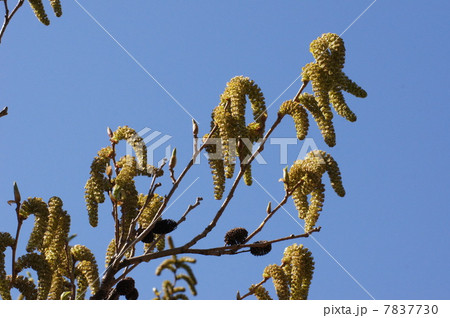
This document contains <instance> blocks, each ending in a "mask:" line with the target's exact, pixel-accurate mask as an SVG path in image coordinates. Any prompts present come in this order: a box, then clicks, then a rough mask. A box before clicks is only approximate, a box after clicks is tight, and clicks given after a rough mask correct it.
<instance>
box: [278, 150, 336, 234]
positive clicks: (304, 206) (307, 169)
mask: <svg viewBox="0 0 450 318" xmlns="http://www.w3.org/2000/svg"><path fill="white" fill-rule="evenodd" d="M325 172H328V176H329V178H330V182H331V186H332V187H333V189H334V191H335V192H336V193H337V195H339V196H341V197H343V196H344V195H345V190H344V187H343V185H342V178H341V173H340V171H339V167H338V164H337V162H336V161H335V160H334V159H333V157H332V156H331V155H330V154H328V153H326V152H325V151H322V150H313V151H311V152H309V153H308V154H307V155H306V157H305V159H303V160H297V161H295V162H294V164H293V165H292V167H291V169H289V172H288V173H287V174H285V177H284V182H285V184H286V185H287V187H288V189H292V190H293V192H292V198H293V200H294V204H295V207H296V209H297V211H298V216H299V218H300V219H303V220H305V232H309V231H310V230H311V229H312V228H313V227H314V226H315V225H316V222H317V220H318V218H319V212H320V211H322V206H323V202H324V199H325V186H324V184H323V183H322V176H323V174H324V173H325ZM308 195H310V202H309V203H308Z"/></svg>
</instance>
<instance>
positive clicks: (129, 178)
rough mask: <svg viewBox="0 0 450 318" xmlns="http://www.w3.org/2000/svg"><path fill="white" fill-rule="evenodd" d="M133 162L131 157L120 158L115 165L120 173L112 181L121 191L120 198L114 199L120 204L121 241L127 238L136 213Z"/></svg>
mask: <svg viewBox="0 0 450 318" xmlns="http://www.w3.org/2000/svg"><path fill="white" fill-rule="evenodd" d="M133 161H134V158H132V157H129V156H125V157H122V158H121V159H120V160H119V162H118V163H117V166H118V167H119V168H121V169H120V172H119V174H118V176H117V177H116V179H115V180H114V181H115V186H116V187H119V188H120V189H121V198H116V200H118V201H120V202H121V205H120V210H121V212H122V215H121V218H120V227H121V233H122V239H123V240H125V239H126V237H127V236H128V230H129V227H130V223H131V221H132V220H133V219H134V218H135V217H136V216H137V213H138V192H137V190H136V186H135V182H134V177H135V176H136V174H137V173H136V169H135V165H133V164H132V162H133ZM130 162H131V163H130Z"/></svg>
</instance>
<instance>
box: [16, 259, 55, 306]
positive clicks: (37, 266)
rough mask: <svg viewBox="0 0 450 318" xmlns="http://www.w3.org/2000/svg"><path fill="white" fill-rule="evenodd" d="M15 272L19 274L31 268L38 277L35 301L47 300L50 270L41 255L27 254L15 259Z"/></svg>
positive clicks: (50, 280)
mask: <svg viewBox="0 0 450 318" xmlns="http://www.w3.org/2000/svg"><path fill="white" fill-rule="evenodd" d="M16 266H17V268H16V271H17V273H20V272H21V271H22V270H24V269H26V268H32V269H33V270H35V271H36V273H37V275H38V289H37V295H36V297H37V298H36V299H47V295H48V293H49V291H50V287H51V283H52V270H51V268H50V265H49V263H48V262H47V260H46V259H45V256H44V255H42V254H36V253H27V254H25V255H22V256H21V257H19V258H18V259H17V262H16Z"/></svg>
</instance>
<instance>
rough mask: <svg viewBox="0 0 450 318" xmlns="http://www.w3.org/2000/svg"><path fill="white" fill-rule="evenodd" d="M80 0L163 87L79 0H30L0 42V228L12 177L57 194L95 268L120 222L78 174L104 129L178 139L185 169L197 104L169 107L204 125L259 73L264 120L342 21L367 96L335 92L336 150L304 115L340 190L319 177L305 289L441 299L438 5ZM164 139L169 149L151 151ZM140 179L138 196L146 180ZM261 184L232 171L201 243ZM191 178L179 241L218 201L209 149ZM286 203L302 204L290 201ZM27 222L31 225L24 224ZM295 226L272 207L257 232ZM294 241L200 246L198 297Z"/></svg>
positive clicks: (265, 182) (444, 51)
mask: <svg viewBox="0 0 450 318" xmlns="http://www.w3.org/2000/svg"><path fill="white" fill-rule="evenodd" d="M78 3H79V4H81V5H82V6H84V7H85V9H86V10H87V11H88V12H89V13H90V14H91V15H92V16H93V17H95V19H97V21H98V22H99V23H100V24H101V25H102V26H103V28H104V29H105V30H107V31H108V32H109V33H110V34H111V35H112V36H113V37H114V38H115V39H116V41H118V42H119V43H120V45H122V47H123V48H125V49H126V50H127V51H128V52H129V53H130V54H131V55H132V56H133V57H134V59H135V60H136V61H138V62H139V63H140V65H141V66H142V67H143V68H145V69H146V70H147V71H148V72H149V73H150V74H151V75H152V76H153V77H154V78H155V79H157V81H159V83H160V84H161V85H162V86H163V87H164V89H165V90H166V91H167V92H170V94H171V95H172V96H173V98H172V97H170V96H169V95H168V94H167V93H166V91H164V90H163V89H162V88H161V87H160V86H159V85H158V84H157V83H156V82H155V81H154V79H152V78H151V77H150V76H149V75H148V74H147V73H146V72H145V71H144V70H143V69H142V68H141V67H140V66H139V65H137V63H136V61H134V60H133V59H132V58H131V57H130V56H129V55H128V54H127V53H126V52H125V51H124V49H123V48H121V47H120V46H119V45H118V43H116V42H115V41H114V40H113V39H112V38H111V37H110V36H108V34H107V33H106V32H105V30H103V29H102V28H101V27H100V26H99V25H97V24H96V23H95V22H94V21H93V19H92V18H91V17H90V16H89V15H88V14H87V13H86V12H85V11H84V10H83V9H82V8H81V7H80V5H79V4H77V1H64V3H63V12H64V14H63V16H62V17H61V18H56V17H53V16H50V18H51V25H50V26H49V27H45V26H43V25H42V24H40V23H39V22H38V21H37V19H35V18H34V16H33V13H32V11H31V9H30V8H29V7H28V5H27V4H25V5H24V7H23V8H22V9H21V10H20V11H19V12H18V14H17V16H16V17H15V18H14V20H13V21H12V22H11V24H10V26H9V27H8V29H7V31H6V34H5V36H4V38H3V41H2V44H1V46H0V69H1V72H0V107H1V108H3V106H8V107H9V115H8V116H6V117H3V118H1V119H0V133H1V136H3V138H1V141H0V146H1V149H2V151H1V152H0V162H1V165H0V201H1V202H2V203H1V204H0V206H1V209H0V213H1V215H2V222H1V223H0V231H9V232H14V231H15V216H14V210H13V208H12V207H9V206H8V205H7V204H6V201H7V200H9V199H11V198H12V184H13V182H14V181H17V182H18V184H19V187H20V189H21V192H22V196H23V197H31V196H38V197H42V198H44V199H45V200H48V198H50V197H51V196H54V195H56V196H60V197H61V198H62V199H63V201H64V207H65V209H67V210H68V211H69V212H70V214H71V216H72V229H71V232H72V233H76V234H78V236H77V238H76V239H75V240H74V243H77V244H85V245H87V246H88V247H90V248H91V249H92V250H93V251H94V253H95V254H96V256H97V261H98V263H99V267H100V269H103V268H104V267H103V266H104V265H103V264H104V250H105V248H106V245H107V244H108V243H109V241H110V239H111V237H112V235H113V232H112V222H111V216H110V206H109V205H108V204H105V205H104V206H103V207H102V208H101V211H100V224H99V227H98V228H91V227H90V226H89V223H88V218H87V212H86V210H85V204H84V199H83V195H84V189H83V187H84V184H85V182H86V180H87V178H88V175H89V166H90V163H91V160H92V158H93V156H94V155H95V154H96V152H97V151H98V150H99V149H100V148H102V147H104V146H107V145H108V138H107V135H106V127H111V128H113V129H115V128H117V126H121V125H129V126H131V127H133V128H135V129H136V130H138V131H139V130H141V129H144V128H146V127H147V128H150V129H151V130H152V131H159V132H161V133H162V134H164V135H169V136H171V139H170V140H169V141H168V142H167V143H166V144H165V145H169V144H170V145H171V146H172V147H177V150H178V159H179V160H178V165H179V167H181V166H182V165H183V164H185V163H187V161H188V159H187V158H188V157H189V156H190V154H191V150H192V140H191V137H190V134H191V118H190V116H189V115H188V114H187V113H186V112H185V111H184V110H183V109H182V108H181V107H180V105H178V103H179V104H181V105H182V106H183V107H184V108H185V109H186V110H187V111H188V112H189V113H190V114H191V115H192V116H194V117H195V118H196V119H197V121H198V122H199V125H200V134H201V135H202V134H204V133H206V132H207V129H208V128H209V121H210V114H211V110H212V109H213V107H215V106H216V105H217V103H218V102H219V95H220V94H221V93H222V92H223V89H224V87H225V84H226V82H227V81H228V80H230V79H231V78H232V77H234V76H236V75H245V76H249V77H250V78H251V79H253V80H254V81H255V82H256V83H257V84H258V85H259V86H260V87H261V89H262V91H263V92H264V95H265V98H266V101H267V103H268V105H270V104H271V103H272V102H274V101H275V100H276V101H275V103H274V104H273V106H271V107H270V109H269V111H268V113H269V119H268V123H269V124H271V123H272V122H273V120H274V119H275V117H276V113H277V111H278V108H279V105H280V104H281V103H282V102H283V101H284V100H287V99H291V98H292V97H293V96H294V95H295V93H296V92H297V90H298V87H299V85H300V82H298V81H297V82H296V83H295V84H294V85H292V86H291V88H289V89H288V90H287V91H286V92H285V93H284V94H283V95H282V96H281V97H279V96H280V94H281V93H282V92H283V91H285V89H286V88H287V87H288V86H289V85H290V84H291V83H292V82H293V81H294V80H295V79H296V78H297V77H298V75H299V74H300V71H301V67H302V66H304V65H305V64H306V63H309V62H311V61H312V56H311V54H310V53H309V51H308V49H309V43H310V42H311V41H312V40H313V39H315V38H317V37H318V36H320V35H321V34H323V33H327V32H332V33H337V34H341V33H342V32H344V30H346V31H345V33H344V34H343V35H342V37H343V39H344V41H345V44H346V48H347V62H346V65H345V68H344V71H345V72H346V74H348V76H349V77H350V78H352V79H353V80H355V81H356V82H357V83H359V84H360V85H361V86H363V87H364V88H365V89H366V90H367V92H368V97H367V98H366V99H357V98H354V97H351V96H349V95H346V99H347V101H348V104H349V105H350V107H351V109H352V110H353V111H354V112H355V113H356V114H357V116H358V121H357V122H356V123H349V122H347V121H345V120H344V119H342V118H337V116H335V118H336V119H335V120H334V123H335V128H336V133H337V145H336V146H335V147H334V148H329V147H328V146H327V145H326V144H325V143H324V142H323V140H322V138H321V136H320V134H319V132H318V130H317V127H316V126H315V124H312V125H311V128H310V132H309V135H308V137H310V138H313V141H314V142H315V144H316V145H317V146H318V147H319V148H320V149H322V150H325V151H327V152H330V153H331V154H332V155H333V156H334V158H335V159H336V160H337V161H338V163H339V166H340V168H341V172H342V175H343V181H344V186H345V188H346V190H347V195H346V196H345V197H344V198H340V197H338V196H337V195H336V194H335V193H334V192H333V191H332V189H331V188H330V187H329V183H328V181H326V187H327V192H326V201H325V206H324V211H323V212H322V215H321V217H320V219H319V222H318V225H320V226H322V231H321V232H320V233H317V234H315V235H314V239H312V238H308V239H301V240H298V241H296V242H297V243H299V244H304V245H305V246H306V247H308V248H309V249H310V250H311V251H312V253H313V256H314V258H315V262H316V271H315V274H314V279H313V282H312V285H311V290H310V299H371V297H372V296H373V297H374V298H375V299H448V298H449V296H450V295H449V288H448V286H449V284H450V276H449V275H448V264H449V261H450V257H449V252H448V242H449V239H450V235H449V231H448V224H449V222H450V216H449V213H448V212H449V211H448V210H449V209H448V202H447V198H448V197H449V194H450V193H449V189H450V184H449V180H450V175H449V173H448V167H447V165H448V162H449V159H450V151H449V129H448V123H449V119H450V111H449V109H448V106H447V103H448V100H449V99H450V96H449V91H448V87H447V86H448V83H449V75H448V61H447V60H448V56H449V54H450V50H449V44H448V41H447V33H448V29H449V22H448V17H447V12H449V9H450V5H449V4H448V3H447V2H444V1H427V2H426V4H425V2H423V1H381V0H379V1H376V2H374V1H372V0H371V1H356V0H353V1H330V0H326V1H325V0H324V1H283V2H280V1H277V2H275V1H270V2H269V1H267V2H260V1H226V2H223V1H222V2H219V1H195V2H188V1H146V2H145V3H137V2H136V3H134V2H130V1H127V2H124V1H115V0H109V1H106V0H98V1H95V2H88V1H83V0H78ZM370 4H373V5H372V6H371V7H370V8H369V9H368V10H367V11H366V12H365V13H364V14H363V15H362V16H361V17H360V19H358V20H357V21H356V22H355V23H354V24H353V25H351V24H352V22H354V20H355V19H356V18H357V17H358V16H360V14H361V13H362V12H363V11H364V10H365V9H366V8H367V7H369V5H370ZM49 12H50V11H49ZM350 25H351V27H350V28H348V27H349V26H350ZM347 28H348V29H347ZM309 90H310V88H309V87H308V91H309ZM278 97H279V98H278ZM277 98H278V99H277ZM174 99H176V100H177V101H178V103H177V102H175V100H174ZM273 137H288V138H293V137H295V129H294V126H293V122H292V120H290V119H286V120H284V121H283V123H282V125H281V126H280V127H279V129H277V131H276V132H275V133H274V135H273ZM301 147H302V144H301V143H300V142H299V143H298V144H297V145H296V146H294V145H291V146H289V152H288V162H289V164H291V163H292V162H293V161H294V160H295V159H296V158H297V155H298V153H299V151H300V149H301ZM266 148H267V149H266V150H265V152H264V153H263V156H264V158H265V160H266V161H267V162H268V164H267V165H255V166H254V169H253V170H254V177H255V179H256V180H257V181H258V183H260V184H261V185H262V187H264V188H265V189H266V190H267V192H269V193H270V194H271V195H272V196H273V197H274V198H276V199H277V200H281V199H282V197H283V188H282V185H281V184H280V183H279V182H278V179H279V178H280V177H281V175H282V169H283V168H284V166H285V164H280V162H279V156H280V152H279V147H277V146H276V145H272V146H270V147H266ZM124 149H125V148H124V147H123V148H122V150H124ZM158 151H159V152H158ZM158 151H157V152H156V153H155V155H156V156H159V157H162V156H163V155H164V152H163V150H162V148H161V150H158ZM178 171H179V170H178ZM196 178H198V180H197V181H195V180H196ZM164 181H165V186H163V187H161V191H160V194H161V195H162V194H164V192H165V191H167V190H168V184H169V180H168V178H167V177H166V178H165V179H164ZM194 181H195V182H194ZM192 182H194V184H193V185H192V186H191V187H190V188H189V189H187V188H188V186H189V185H190V184H192ZM227 185H228V188H229V186H230V184H229V183H228V184H227ZM140 186H141V188H140V190H141V192H145V191H146V188H145V183H143V182H142V183H141V184H140ZM262 187H260V186H259V185H258V184H257V183H255V184H254V185H253V186H251V187H247V186H244V185H241V186H240V187H239V191H238V195H236V196H235V198H234V199H233V201H232V203H231V204H230V207H229V209H228V211H227V213H226V214H225V215H224V216H223V218H222V219H221V220H220V222H219V224H218V226H217V228H216V229H215V230H214V231H213V232H212V233H211V234H210V235H208V236H207V238H206V239H205V240H203V241H201V242H200V243H199V244H198V246H199V247H204V248H206V247H215V246H221V245H222V244H223V235H224V234H225V232H226V231H227V230H228V229H231V228H233V227H237V226H243V227H246V228H247V229H249V230H251V229H252V228H255V227H256V226H257V225H258V224H259V223H260V222H261V220H262V219H263V218H264V214H265V207H266V205H267V202H268V201H270V200H272V199H271V197H270V196H269V195H268V194H267V193H266V192H265V190H263V189H262ZM185 189H187V190H186V192H185V193H184V194H183V195H182V196H181V197H180V198H179V199H178V200H177V201H176V202H175V203H174V205H173V206H172V207H171V208H170V209H169V210H167V212H166V214H165V216H167V217H169V218H174V219H176V218H177V217H179V216H180V215H181V214H182V213H183V211H184V210H185V209H186V207H187V205H188V204H191V203H193V202H194V201H195V197H197V196H203V197H204V199H205V200H204V201H203V202H202V204H201V206H200V207H199V208H197V209H196V210H194V211H193V212H192V215H191V219H189V220H188V221H187V222H185V223H183V225H182V226H180V229H179V230H177V231H176V232H174V234H173V238H174V241H175V244H178V245H180V244H182V243H183V242H186V241H187V240H188V239H189V238H191V237H192V235H193V234H195V233H198V232H199V231H201V230H202V229H203V228H204V227H205V226H206V225H207V224H208V223H209V222H210V220H211V218H212V217H213V215H214V213H215V211H216V210H217V208H218V207H219V206H220V202H218V201H215V200H213V198H212V180H211V176H210V172H209V167H208V165H207V161H206V160H205V159H204V158H202V160H201V164H200V165H197V166H195V167H194V168H193V169H192V171H191V173H190V174H189V175H188V176H187V177H186V179H185V180H184V182H183V183H182V184H181V187H180V191H179V192H178V194H181V192H183V191H184V190H185ZM177 196H178V195H176V196H175V198H176V197H177ZM272 201H273V200H272ZM272 203H274V202H272ZM286 210H287V212H289V213H290V214H291V215H293V216H294V217H296V215H297V212H296V211H295V208H294V206H293V204H292V201H289V203H288V204H287V205H286ZM297 220H298V219H297ZM28 223H29V224H27V225H26V226H25V230H24V233H26V229H30V228H31V226H32V224H31V223H32V222H31V220H30V221H29V222H28ZM300 223H301V222H300ZM301 224H302V223H301ZM301 232H302V229H301V227H300V226H299V225H298V224H297V223H296V222H294V221H293V220H292V218H291V217H289V215H288V214H287V213H286V212H285V211H283V210H281V211H279V213H278V214H277V215H275V217H274V218H273V219H272V220H271V222H270V223H269V224H268V225H267V227H266V228H265V229H264V231H262V232H261V233H260V234H259V235H258V236H257V239H275V238H277V237H280V236H286V235H290V234H292V233H301ZM317 242H319V244H320V245H319V244H317ZM292 243H294V242H292ZM288 244H290V243H286V242H284V243H279V244H277V245H275V246H274V247H273V250H272V252H271V253H270V254H268V255H267V256H264V257H254V256H252V255H250V254H240V255H237V256H222V257H213V256H209V257H207V256H204V257H200V256H199V257H196V258H197V261H198V262H197V264H196V265H194V266H193V269H194V272H195V273H196V275H197V278H198V281H199V285H198V292H199V296H198V297H196V298H197V299H233V298H234V297H235V295H236V291H237V290H239V291H241V293H245V292H246V290H247V288H248V287H249V286H250V285H251V284H252V283H257V282H259V281H260V280H261V274H262V271H263V269H264V267H265V266H267V265H269V264H272V263H278V264H279V263H280V259H281V257H282V253H283V250H284V248H285V247H286V246H287V245H288ZM157 264H159V261H157V262H154V263H149V264H143V265H141V266H140V267H139V268H138V269H137V270H136V271H135V272H133V275H131V276H133V277H134V278H135V279H136V280H137V287H138V289H139V291H140V294H141V298H142V299H146V298H147V299H148V298H152V297H153V293H152V291H151V289H152V287H158V288H160V286H161V282H162V278H161V277H155V276H154V274H153V273H154V269H155V267H156V265H157ZM266 285H267V286H270V285H271V283H269V284H266ZM272 295H273V291H272Z"/></svg>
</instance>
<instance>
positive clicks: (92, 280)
mask: <svg viewBox="0 0 450 318" xmlns="http://www.w3.org/2000/svg"><path fill="white" fill-rule="evenodd" d="M76 269H77V270H79V271H80V272H81V273H83V275H84V276H85V278H86V280H87V282H88V285H89V288H90V289H91V292H92V294H95V293H96V292H97V291H98V289H99V287H100V283H99V277H98V269H97V264H96V263H93V262H90V261H84V260H83V261H81V262H79V263H78V264H77V265H76Z"/></svg>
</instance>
